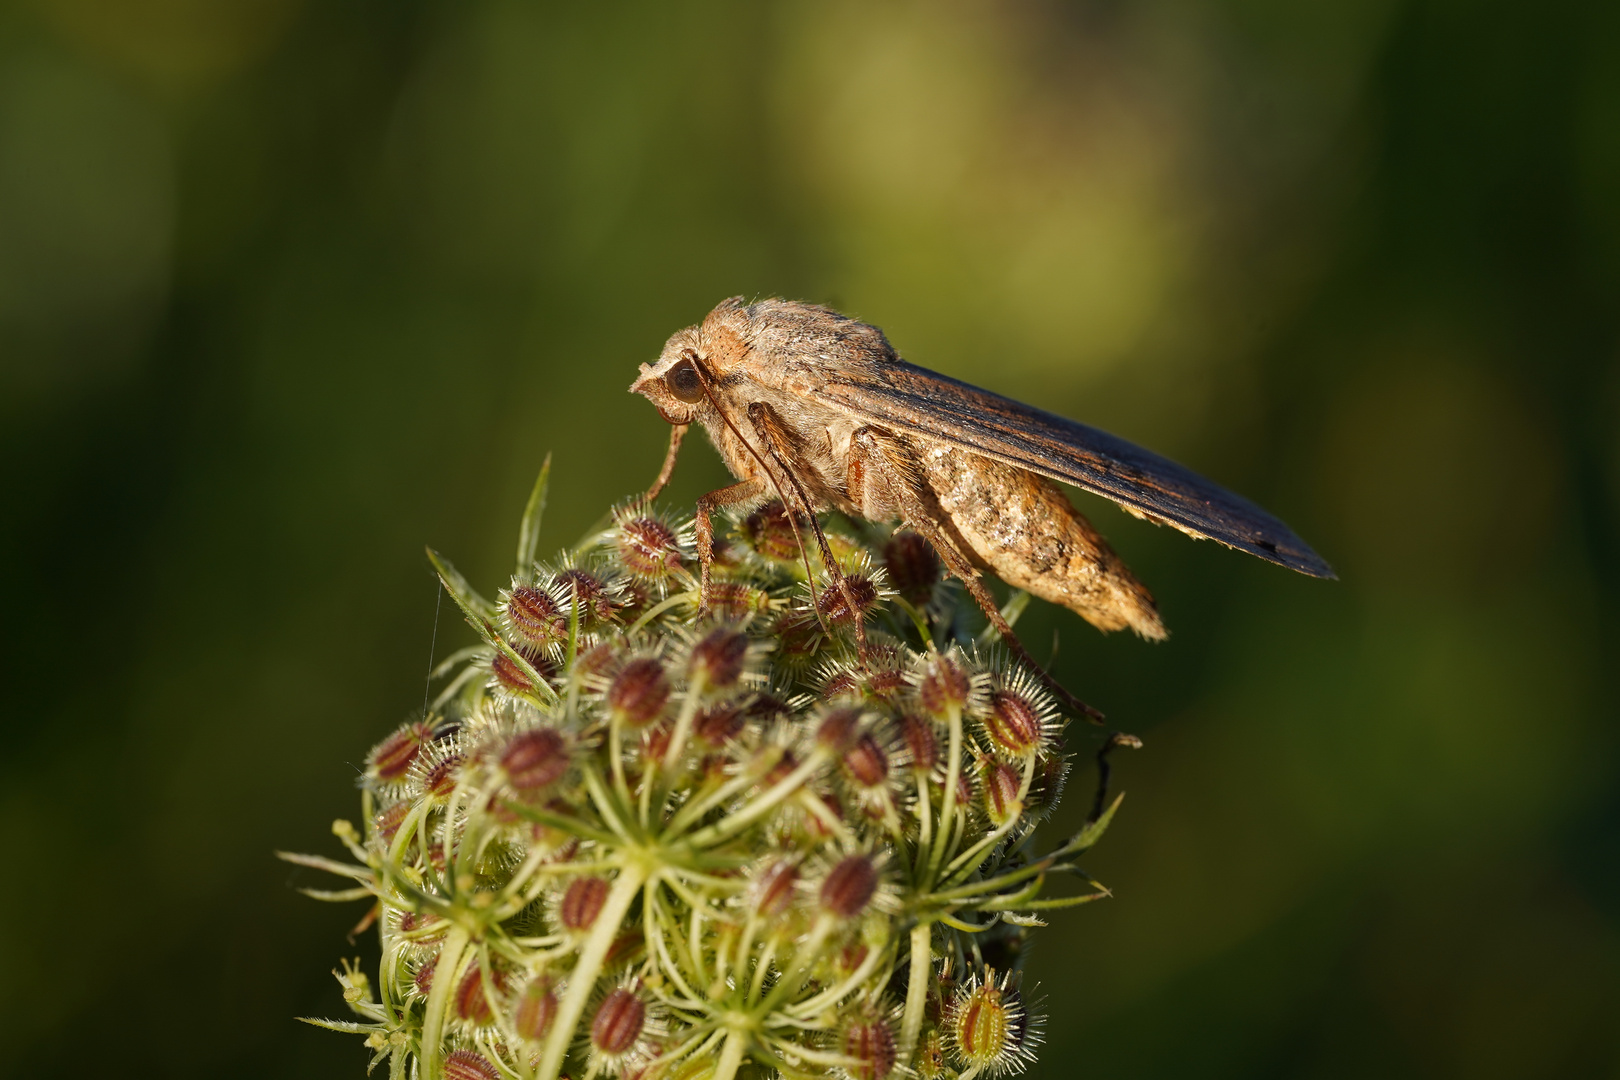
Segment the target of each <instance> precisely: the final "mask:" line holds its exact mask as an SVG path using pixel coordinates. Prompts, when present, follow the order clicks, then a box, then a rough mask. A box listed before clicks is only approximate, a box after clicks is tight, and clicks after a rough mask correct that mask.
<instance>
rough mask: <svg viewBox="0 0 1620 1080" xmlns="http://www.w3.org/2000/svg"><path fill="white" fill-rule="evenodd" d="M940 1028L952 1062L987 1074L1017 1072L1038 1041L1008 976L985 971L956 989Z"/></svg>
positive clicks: (1031, 1054) (1037, 1032)
mask: <svg viewBox="0 0 1620 1080" xmlns="http://www.w3.org/2000/svg"><path fill="white" fill-rule="evenodd" d="M945 1031H946V1043H947V1049H948V1051H949V1053H950V1056H951V1057H952V1058H954V1059H955V1061H956V1064H957V1065H958V1066H959V1067H962V1068H963V1069H971V1070H972V1071H973V1072H975V1073H979V1074H983V1075H985V1076H991V1077H996V1076H1004V1075H1006V1074H1008V1073H1018V1072H1023V1071H1024V1069H1025V1068H1026V1067H1027V1066H1028V1065H1029V1063H1030V1062H1032V1061H1033V1060H1035V1055H1034V1048H1035V1047H1036V1046H1037V1045H1038V1044H1039V1042H1040V1033H1039V1031H1038V1030H1037V1028H1036V1025H1035V1024H1033V1023H1031V1021H1030V1018H1029V1017H1027V1016H1026V1015H1025V1013H1024V1006H1023V1001H1022V999H1021V996H1020V994H1019V992H1018V988H1017V986H1016V985H1014V984H1013V982H1012V977H1011V975H1010V974H1009V975H1003V976H1002V977H1001V978H1000V979H997V978H996V973H995V971H993V970H990V969H986V971H985V972H984V974H983V977H982V978H981V977H980V976H978V975H975V976H974V977H973V978H971V979H969V980H968V982H967V983H966V984H964V985H963V986H962V987H961V988H960V989H958V990H957V991H956V994H955V996H954V997H953V999H952V1001H951V1004H950V1006H949V1008H948V1010H947V1012H946V1017H945Z"/></svg>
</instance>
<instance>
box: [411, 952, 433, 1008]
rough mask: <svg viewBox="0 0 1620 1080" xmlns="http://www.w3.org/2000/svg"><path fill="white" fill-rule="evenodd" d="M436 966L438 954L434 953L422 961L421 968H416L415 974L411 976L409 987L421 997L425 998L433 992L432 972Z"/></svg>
mask: <svg viewBox="0 0 1620 1080" xmlns="http://www.w3.org/2000/svg"><path fill="white" fill-rule="evenodd" d="M438 966H439V954H438V952H437V951H435V952H434V954H433V955H432V956H430V957H428V958H427V959H426V960H424V961H422V966H421V967H418V968H417V969H416V974H414V975H412V976H411V986H412V987H413V988H414V989H415V990H416V992H417V993H418V994H420V995H422V996H423V997H427V996H428V995H429V994H430V993H432V992H433V972H434V970H435V969H437V968H438Z"/></svg>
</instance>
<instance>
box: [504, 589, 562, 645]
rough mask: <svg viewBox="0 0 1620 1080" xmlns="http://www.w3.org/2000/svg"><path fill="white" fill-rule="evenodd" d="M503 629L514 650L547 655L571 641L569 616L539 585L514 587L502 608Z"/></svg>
mask: <svg viewBox="0 0 1620 1080" xmlns="http://www.w3.org/2000/svg"><path fill="white" fill-rule="evenodd" d="M500 616H501V629H503V630H505V631H506V637H507V640H508V641H510V642H511V643H512V646H513V647H514V648H518V649H524V648H527V649H532V650H535V651H537V652H543V651H545V650H547V649H554V648H556V647H557V646H558V645H561V644H562V643H563V642H565V641H567V640H568V616H567V615H566V614H565V613H564V612H563V610H562V608H561V607H560V606H559V605H558V603H557V601H556V600H555V599H553V598H552V595H551V594H550V593H548V592H546V591H545V590H544V589H542V588H540V587H539V586H538V585H513V586H512V588H511V589H510V590H509V591H508V592H507V594H506V597H505V599H504V600H503V601H502V603H501V607H500Z"/></svg>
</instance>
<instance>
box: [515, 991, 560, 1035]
mask: <svg viewBox="0 0 1620 1080" xmlns="http://www.w3.org/2000/svg"><path fill="white" fill-rule="evenodd" d="M556 1018H557V993H556V990H555V989H553V986H552V980H551V978H550V977H549V976H546V975H538V976H536V977H535V978H533V979H530V980H529V984H528V985H527V986H525V987H524V988H523V993H521V994H519V995H518V1001H517V1009H516V1010H515V1011H514V1012H513V1014H512V1027H513V1029H514V1030H516V1031H517V1033H518V1035H519V1036H520V1037H522V1038H524V1039H527V1040H529V1041H530V1042H539V1041H540V1040H541V1039H544V1038H545V1037H546V1034H547V1033H548V1032H550V1031H551V1022H552V1021H553V1020H555V1019H556Z"/></svg>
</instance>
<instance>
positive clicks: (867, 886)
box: [821, 855, 878, 919]
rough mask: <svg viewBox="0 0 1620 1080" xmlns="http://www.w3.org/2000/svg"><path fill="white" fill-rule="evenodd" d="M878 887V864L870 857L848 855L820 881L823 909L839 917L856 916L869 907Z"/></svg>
mask: <svg viewBox="0 0 1620 1080" xmlns="http://www.w3.org/2000/svg"><path fill="white" fill-rule="evenodd" d="M877 887H878V870H877V865H876V864H875V863H873V861H872V859H871V857H870V856H868V855H848V856H845V857H844V858H843V859H842V860H840V861H839V862H838V864H837V865H836V866H834V867H833V868H832V869H831V870H830V871H828V873H827V878H826V880H825V881H823V882H822V883H821V908H822V910H823V911H825V912H827V913H828V914H829V915H832V916H834V917H836V918H840V919H853V918H854V917H855V916H857V915H859V914H860V913H861V912H863V911H865V910H866V905H867V904H869V903H871V902H872V896H873V894H875V893H876V892H877Z"/></svg>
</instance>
